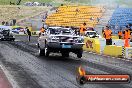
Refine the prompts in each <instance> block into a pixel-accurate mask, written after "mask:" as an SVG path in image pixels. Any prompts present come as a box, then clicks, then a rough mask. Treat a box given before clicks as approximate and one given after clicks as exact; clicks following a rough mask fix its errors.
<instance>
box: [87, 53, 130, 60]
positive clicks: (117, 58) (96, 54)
mask: <svg viewBox="0 0 132 88" xmlns="http://www.w3.org/2000/svg"><path fill="white" fill-rule="evenodd" d="M85 53H89V54H91V53H92V54H94V55H99V56H104V57H108V58H110V57H111V56H108V55H104V54H97V53H94V52H87V51H85ZM111 58H113V59H118V60H123V61H127V62H132V60H128V59H122V58H117V57H111Z"/></svg>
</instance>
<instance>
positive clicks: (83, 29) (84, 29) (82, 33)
mask: <svg viewBox="0 0 132 88" xmlns="http://www.w3.org/2000/svg"><path fill="white" fill-rule="evenodd" d="M85 31H86V23H85V22H84V23H83V25H82V26H81V27H80V35H81V36H84V35H85Z"/></svg>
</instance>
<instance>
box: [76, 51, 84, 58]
mask: <svg viewBox="0 0 132 88" xmlns="http://www.w3.org/2000/svg"><path fill="white" fill-rule="evenodd" d="M82 53H83V50H82V49H81V50H78V52H77V57H78V58H81V57H82Z"/></svg>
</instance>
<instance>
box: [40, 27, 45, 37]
mask: <svg viewBox="0 0 132 88" xmlns="http://www.w3.org/2000/svg"><path fill="white" fill-rule="evenodd" d="M44 32H45V29H44V27H42V28H41V29H40V33H39V37H40V35H41V34H42V33H44Z"/></svg>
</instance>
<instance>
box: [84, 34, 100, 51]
mask: <svg viewBox="0 0 132 88" xmlns="http://www.w3.org/2000/svg"><path fill="white" fill-rule="evenodd" d="M84 43H85V45H84V46H83V50H85V51H92V52H96V53H100V42H99V39H95V38H87V37H85V38H84Z"/></svg>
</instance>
